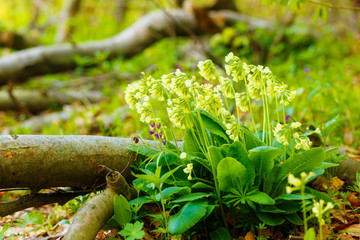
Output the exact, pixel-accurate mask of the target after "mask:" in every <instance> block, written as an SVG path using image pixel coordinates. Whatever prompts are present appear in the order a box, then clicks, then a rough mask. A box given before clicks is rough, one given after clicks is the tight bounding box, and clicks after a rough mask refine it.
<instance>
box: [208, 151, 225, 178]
mask: <svg viewBox="0 0 360 240" xmlns="http://www.w3.org/2000/svg"><path fill="white" fill-rule="evenodd" d="M209 154H210V158H211V164H212V166H213V168H214V169H215V171H216V169H217V166H218V164H219V162H220V161H221V160H222V159H223V158H224V156H223V154H222V153H221V148H219V147H214V146H210V147H209ZM213 174H214V176H215V177H216V176H217V173H216V172H215V173H213Z"/></svg>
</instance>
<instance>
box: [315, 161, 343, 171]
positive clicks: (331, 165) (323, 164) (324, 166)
mask: <svg viewBox="0 0 360 240" xmlns="http://www.w3.org/2000/svg"><path fill="white" fill-rule="evenodd" d="M337 166H339V164H337V163H331V162H322V163H321V164H320V166H318V167H316V168H315V169H327V168H331V167H337Z"/></svg>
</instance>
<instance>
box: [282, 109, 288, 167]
mask: <svg viewBox="0 0 360 240" xmlns="http://www.w3.org/2000/svg"><path fill="white" fill-rule="evenodd" d="M283 121H284V124H285V123H286V116H285V103H283ZM286 155H287V151H286V146H285V145H284V162H285V161H286Z"/></svg>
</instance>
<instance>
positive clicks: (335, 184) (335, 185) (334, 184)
mask: <svg viewBox="0 0 360 240" xmlns="http://www.w3.org/2000/svg"><path fill="white" fill-rule="evenodd" d="M344 183H345V182H344V181H343V180H341V179H340V178H338V177H333V178H331V179H330V190H332V191H334V190H335V191H336V192H337V191H339V189H340V188H341V187H342V186H343V185H344Z"/></svg>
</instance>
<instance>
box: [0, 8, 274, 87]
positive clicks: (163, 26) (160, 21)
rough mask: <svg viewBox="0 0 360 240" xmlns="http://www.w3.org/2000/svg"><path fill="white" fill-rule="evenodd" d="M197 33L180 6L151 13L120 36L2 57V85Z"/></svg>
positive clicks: (235, 17) (231, 17) (230, 16)
mask: <svg viewBox="0 0 360 240" xmlns="http://www.w3.org/2000/svg"><path fill="white" fill-rule="evenodd" d="M219 15H220V16H222V17H223V18H224V19H225V21H229V22H234V21H244V22H246V23H247V24H249V28H256V27H269V26H271V23H268V24H266V21H255V20H254V19H251V18H248V17H246V16H243V15H239V14H238V13H236V12H231V11H228V10H224V11H216V12H212V13H211V16H212V17H213V18H216V16H219ZM253 21H254V23H253ZM169 29H171V31H169ZM195 33H201V30H200V28H199V26H198V25H197V23H196V20H195V18H194V16H193V15H192V14H189V13H186V12H185V11H183V10H179V9H174V10H166V11H155V12H151V13H149V14H147V15H145V16H143V17H142V18H140V19H139V20H138V21H136V22H135V23H134V24H133V25H131V26H130V27H129V28H127V29H125V30H124V31H122V32H121V33H119V34H118V35H116V36H114V37H111V38H108V39H105V40H101V41H95V42H86V43H81V44H78V45H74V44H58V45H53V46H39V47H34V48H30V49H27V50H23V51H19V52H15V53H13V54H9V55H6V56H3V57H1V58H0V85H4V84H7V82H8V81H9V80H13V81H16V82H18V83H22V82H25V81H26V80H27V79H28V78H30V77H34V76H39V75H43V74H48V73H56V72H61V71H65V70H69V69H73V68H75V67H76V65H75V61H74V58H73V57H74V55H80V56H92V55H93V54H94V53H95V52H96V51H108V52H109V53H110V54H109V58H113V57H116V56H124V57H132V56H134V55H136V54H138V53H140V52H141V51H143V50H144V49H146V48H147V47H149V46H150V45H152V44H153V43H155V42H156V41H158V40H160V39H162V38H164V37H167V36H170V35H172V34H176V35H177V36H188V35H191V34H195Z"/></svg>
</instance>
